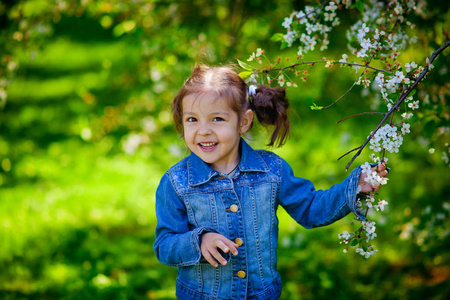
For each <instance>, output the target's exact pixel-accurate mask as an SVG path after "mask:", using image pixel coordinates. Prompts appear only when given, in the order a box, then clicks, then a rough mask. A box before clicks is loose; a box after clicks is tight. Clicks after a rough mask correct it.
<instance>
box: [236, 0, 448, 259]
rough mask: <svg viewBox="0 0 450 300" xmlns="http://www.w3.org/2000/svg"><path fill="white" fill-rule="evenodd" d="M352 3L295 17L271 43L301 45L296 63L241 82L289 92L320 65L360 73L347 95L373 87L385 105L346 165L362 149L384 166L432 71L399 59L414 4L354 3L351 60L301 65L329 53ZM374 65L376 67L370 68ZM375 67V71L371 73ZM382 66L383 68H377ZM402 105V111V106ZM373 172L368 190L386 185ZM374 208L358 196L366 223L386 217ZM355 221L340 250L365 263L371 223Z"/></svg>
mask: <svg viewBox="0 0 450 300" xmlns="http://www.w3.org/2000/svg"><path fill="white" fill-rule="evenodd" d="M351 3H352V1H349V0H333V1H325V2H324V3H322V4H319V5H318V6H317V7H312V6H306V7H305V9H304V10H300V11H294V12H293V13H292V14H291V15H290V16H288V17H286V18H285V19H284V21H283V23H282V26H283V27H284V28H285V29H286V30H287V32H286V33H285V34H281V33H279V34H275V35H274V36H273V37H272V40H274V41H280V42H281V43H282V46H281V48H284V47H291V46H293V45H294V44H295V43H299V44H300V45H299V46H298V51H297V55H298V56H297V59H296V60H295V61H294V60H289V58H287V59H286V61H289V64H288V65H287V66H279V64H280V62H281V61H282V59H281V58H278V59H277V61H276V62H275V63H273V64H272V63H271V62H270V61H269V60H267V61H268V65H263V66H261V67H259V68H253V67H251V66H250V67H246V68H245V69H246V70H247V72H243V73H245V74H247V77H243V78H246V80H247V82H256V81H259V82H260V83H264V82H265V81H266V80H267V83H268V84H271V83H275V84H278V85H279V86H281V87H284V88H287V87H290V86H296V84H295V83H294V81H293V80H292V79H291V76H293V75H291V74H295V76H299V77H300V78H301V79H302V81H303V82H304V81H306V78H307V76H308V75H309V72H310V69H311V68H312V67H313V66H314V65H316V64H319V63H321V64H324V66H325V68H332V67H333V66H334V65H335V64H339V65H341V66H343V67H351V68H353V69H355V71H356V72H360V75H359V76H358V78H357V79H356V80H355V82H354V84H353V85H352V87H351V88H350V89H349V91H350V90H351V89H352V88H353V86H355V85H362V86H364V88H369V87H371V88H372V90H373V91H374V92H375V93H378V94H379V95H380V96H381V97H379V98H381V99H383V100H384V101H385V102H384V104H383V106H382V111H380V112H376V113H377V114H380V115H384V116H385V117H384V118H383V121H381V122H380V123H379V125H378V126H377V127H376V129H375V130H374V131H373V132H372V133H371V134H370V135H369V136H368V138H367V140H366V143H364V144H363V145H361V147H359V148H356V150H359V151H358V152H357V154H355V156H354V157H353V159H352V160H351V162H350V163H349V165H350V164H351V163H352V162H353V161H354V158H355V157H356V156H358V155H359V154H360V153H361V150H362V149H363V148H364V147H365V146H366V145H368V146H369V149H371V150H372V151H373V152H374V153H372V154H371V155H370V157H371V158H372V160H373V161H374V162H375V163H377V164H380V163H382V164H386V162H387V160H388V159H387V158H386V157H385V153H386V151H387V152H389V153H397V152H399V148H400V146H401V145H402V143H403V137H404V135H405V134H407V133H410V131H411V126H410V119H411V118H412V116H413V112H414V111H415V110H417V109H418V108H419V106H420V103H419V100H417V99H414V98H413V95H414V92H411V91H412V90H413V89H414V87H415V86H416V85H417V83H418V81H419V80H421V79H422V78H423V76H424V75H425V73H426V71H427V70H426V68H428V70H431V69H432V68H433V65H432V64H431V62H430V59H428V58H427V59H426V66H425V67H422V66H419V65H418V64H417V63H416V62H414V61H409V62H408V63H406V64H402V63H400V61H401V60H400V59H399V57H400V55H401V52H402V51H403V50H404V49H405V48H406V47H407V46H408V45H410V44H413V43H415V42H417V37H414V36H409V35H408V34H407V32H409V31H408V28H413V27H414V24H412V23H411V22H410V21H408V19H407V17H410V16H411V15H412V13H413V12H414V11H415V10H416V5H415V1H414V0H396V1H387V2H380V1H377V0H368V1H358V3H356V4H355V5H353V6H352V7H355V6H356V7H357V8H358V9H359V10H360V11H361V19H359V20H357V21H356V23H354V24H353V26H351V27H350V29H349V30H348V31H347V39H348V48H349V50H350V53H349V55H350V56H351V57H349V55H347V54H342V58H341V59H337V60H330V59H327V58H325V57H324V58H322V60H319V61H309V62H306V61H303V60H302V59H303V55H304V54H306V53H307V52H309V51H313V50H315V49H316V47H319V46H320V50H321V51H322V50H325V49H327V48H328V45H329V39H328V35H329V33H330V31H331V30H332V29H333V27H335V26H337V25H339V18H338V16H337V14H338V13H339V10H341V9H343V8H347V9H348V8H350V7H351ZM263 53H264V51H262V50H261V49H258V50H257V52H256V53H253V54H252V55H251V56H250V58H249V59H248V61H253V60H255V59H257V60H258V62H259V63H260V64H262V59H261V56H263ZM433 56H434V54H433ZM373 61H378V63H377V64H375V63H372V62H373ZM374 65H376V66H377V67H374ZM380 65H381V66H382V67H378V66H380ZM361 69H363V70H361ZM424 71H425V72H424ZM259 74H260V75H259ZM365 91H366V94H368V93H369V90H365ZM347 93H348V92H347ZM343 96H345V94H344V95H343ZM343 96H341V97H340V98H339V99H341V98H342V97H343ZM339 99H337V100H336V101H334V102H333V103H332V104H331V105H333V104H334V103H336V102H337V101H338V100H339ZM403 103H404V104H405V105H404V106H400V105H401V104H403ZM331 105H329V106H331ZM384 105H386V106H384ZM329 106H327V107H323V106H317V105H316V104H314V105H313V106H311V108H312V109H320V110H322V109H326V108H328V107H329ZM386 108H387V111H386ZM402 109H404V111H402V112H400V113H399V114H398V115H397V112H398V111H401V110H402ZM362 114H365V113H362ZM394 114H396V116H401V118H402V119H401V121H400V122H394V118H393V117H394ZM357 115H360V114H357ZM354 116H356V115H354ZM388 116H391V118H390V121H389V122H387V120H388V118H387V117H388ZM351 117H353V116H351ZM346 119H347V118H346ZM449 149H450V148H449ZM353 151H354V150H353ZM350 152H352V151H350ZM350 152H349V153H350ZM449 153H450V150H449ZM347 154H348V153H347ZM378 154H381V155H378ZM443 154H444V156H443V160H444V161H446V162H448V161H449V158H448V155H447V153H445V152H444V153H443ZM377 155H378V156H377ZM379 156H381V158H380V157H379ZM349 165H347V167H348V166H349ZM372 168H373V166H371V165H370V164H369V163H367V162H366V163H364V164H363V165H362V172H363V174H365V176H366V177H365V180H366V182H367V183H368V184H370V185H384V184H386V183H387V180H388V179H387V178H382V177H380V176H378V174H377V172H375V171H373V170H372ZM375 202H376V201H375V198H374V195H373V194H370V195H366V194H362V193H359V194H358V200H357V206H358V210H360V212H363V213H364V215H365V216H366V217H367V214H368V212H369V211H372V212H374V211H384V210H385V207H386V205H388V203H387V201H386V200H379V201H378V203H376V204H375ZM359 221H360V222H364V223H361V227H360V228H359V229H358V230H357V231H355V232H354V233H348V232H347V231H344V232H343V233H341V234H340V235H339V238H340V239H343V240H342V241H341V243H343V244H350V245H351V246H357V245H359V246H358V247H357V249H356V252H357V253H360V254H361V255H362V256H364V257H366V258H368V257H370V256H371V255H373V254H375V253H376V252H377V250H375V249H374V248H373V246H372V245H371V244H370V243H369V242H370V241H371V240H373V238H375V237H376V236H377V235H376V233H375V222H373V221H369V220H366V221H361V220H359ZM363 237H364V238H363ZM347 250H348V248H346V249H345V250H344V252H347Z"/></svg>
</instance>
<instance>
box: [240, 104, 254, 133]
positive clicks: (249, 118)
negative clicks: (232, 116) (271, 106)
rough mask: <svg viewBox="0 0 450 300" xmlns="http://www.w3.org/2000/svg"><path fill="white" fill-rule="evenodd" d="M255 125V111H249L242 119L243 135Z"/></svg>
mask: <svg viewBox="0 0 450 300" xmlns="http://www.w3.org/2000/svg"><path fill="white" fill-rule="evenodd" d="M252 123H253V110H251V109H248V110H247V111H246V112H245V113H244V115H243V116H242V118H241V128H240V129H241V134H244V133H246V132H247V131H248V130H249V129H250V128H251V127H252Z"/></svg>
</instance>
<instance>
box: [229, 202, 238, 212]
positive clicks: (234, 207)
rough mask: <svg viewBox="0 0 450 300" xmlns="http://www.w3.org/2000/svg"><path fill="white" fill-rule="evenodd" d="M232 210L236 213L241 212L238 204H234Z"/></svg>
mask: <svg viewBox="0 0 450 300" xmlns="http://www.w3.org/2000/svg"><path fill="white" fill-rule="evenodd" d="M230 210H231V211H232V212H234V213H235V212H237V211H238V210H239V207H238V206H237V205H236V204H232V205H231V206H230Z"/></svg>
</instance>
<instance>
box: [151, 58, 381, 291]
mask: <svg viewBox="0 0 450 300" xmlns="http://www.w3.org/2000/svg"><path fill="white" fill-rule="evenodd" d="M248 91H249V87H248V86H247V84H246V83H245V82H244V81H243V80H242V79H241V78H240V77H239V75H238V74H237V73H235V72H234V71H232V70H231V69H229V68H226V67H206V66H201V65H200V66H197V67H196V68H195V69H194V71H193V73H192V75H191V77H190V78H189V79H188V80H187V81H186V83H185V84H184V86H183V87H182V89H181V90H180V92H179V93H178V95H177V96H176V97H175V98H174V100H173V102H172V110H173V118H174V121H175V125H176V127H177V129H178V130H179V131H180V133H181V134H182V135H183V137H184V139H185V141H186V144H187V146H188V148H189V149H190V150H191V152H192V153H191V154H190V155H189V156H188V157H186V158H184V159H182V160H181V161H180V162H178V163H177V164H176V165H174V166H173V167H171V168H170V169H169V170H168V171H167V172H166V173H165V174H164V176H163V178H162V179H161V182H160V185H159V187H158V189H157V191H156V216H157V220H158V222H157V226H156V241H155V244H154V250H155V253H156V256H157V258H158V260H159V261H160V262H162V263H164V264H166V265H169V266H177V267H178V277H177V285H176V286H177V289H176V294H177V297H178V298H179V299H277V298H279V296H280V294H281V281H280V275H279V273H278V272H277V269H276V264H277V253H276V250H277V238H278V218H277V216H276V212H277V207H278V205H281V206H282V207H284V208H285V210H286V211H287V212H288V213H289V214H290V215H291V216H292V217H293V218H294V219H295V220H296V221H297V222H298V223H299V224H300V225H302V226H303V227H306V228H312V227H317V226H324V225H327V224H330V223H333V222H335V221H336V220H339V219H341V218H342V217H344V216H346V215H347V214H348V213H350V212H351V211H353V212H354V213H357V211H356V204H355V202H356V194H357V192H358V191H362V192H369V191H377V190H378V189H379V186H374V187H372V186H369V185H368V184H367V183H366V182H365V181H364V178H363V176H361V178H359V177H360V176H359V174H360V167H358V168H357V169H356V170H354V171H352V172H351V174H350V176H349V177H348V178H346V179H345V180H344V181H343V182H342V183H340V184H337V185H334V186H332V187H331V188H330V189H329V190H326V191H322V190H315V188H314V186H313V185H312V183H311V182H310V181H308V180H306V179H302V178H298V177H295V176H294V175H293V171H292V169H291V167H290V166H289V165H288V164H287V163H286V162H285V161H284V160H283V159H282V158H280V157H279V156H277V155H276V154H274V153H272V152H269V151H262V150H253V149H252V148H251V147H250V146H249V145H248V144H247V143H246V142H245V141H244V140H243V139H242V138H241V135H243V134H244V133H246V132H247V131H249V130H250V129H251V127H252V124H253V116H254V114H256V117H257V119H258V120H259V121H260V122H261V123H262V124H263V125H273V127H274V131H273V134H272V136H271V138H270V143H269V145H276V146H280V145H282V144H283V143H284V142H285V140H286V137H287V134H288V130H289V120H288V116H287V108H288V106H289V104H288V100H287V99H286V97H285V91H284V90H283V89H281V88H271V87H268V86H260V87H258V88H256V89H255V86H251V87H250V94H249V92H248ZM378 171H379V175H380V176H386V174H387V171H386V170H385V167H384V166H381V165H380V167H379V168H378ZM358 185H359V187H358ZM357 214H358V213H357ZM358 215H359V216H360V217H361V218H362V219H364V216H361V215H360V214H358Z"/></svg>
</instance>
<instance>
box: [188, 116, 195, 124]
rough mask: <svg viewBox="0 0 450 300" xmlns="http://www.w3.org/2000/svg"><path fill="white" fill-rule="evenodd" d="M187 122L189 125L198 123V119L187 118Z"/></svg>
mask: <svg viewBox="0 0 450 300" xmlns="http://www.w3.org/2000/svg"><path fill="white" fill-rule="evenodd" d="M186 122H187V123H192V122H197V119H196V118H194V117H188V118H186Z"/></svg>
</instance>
